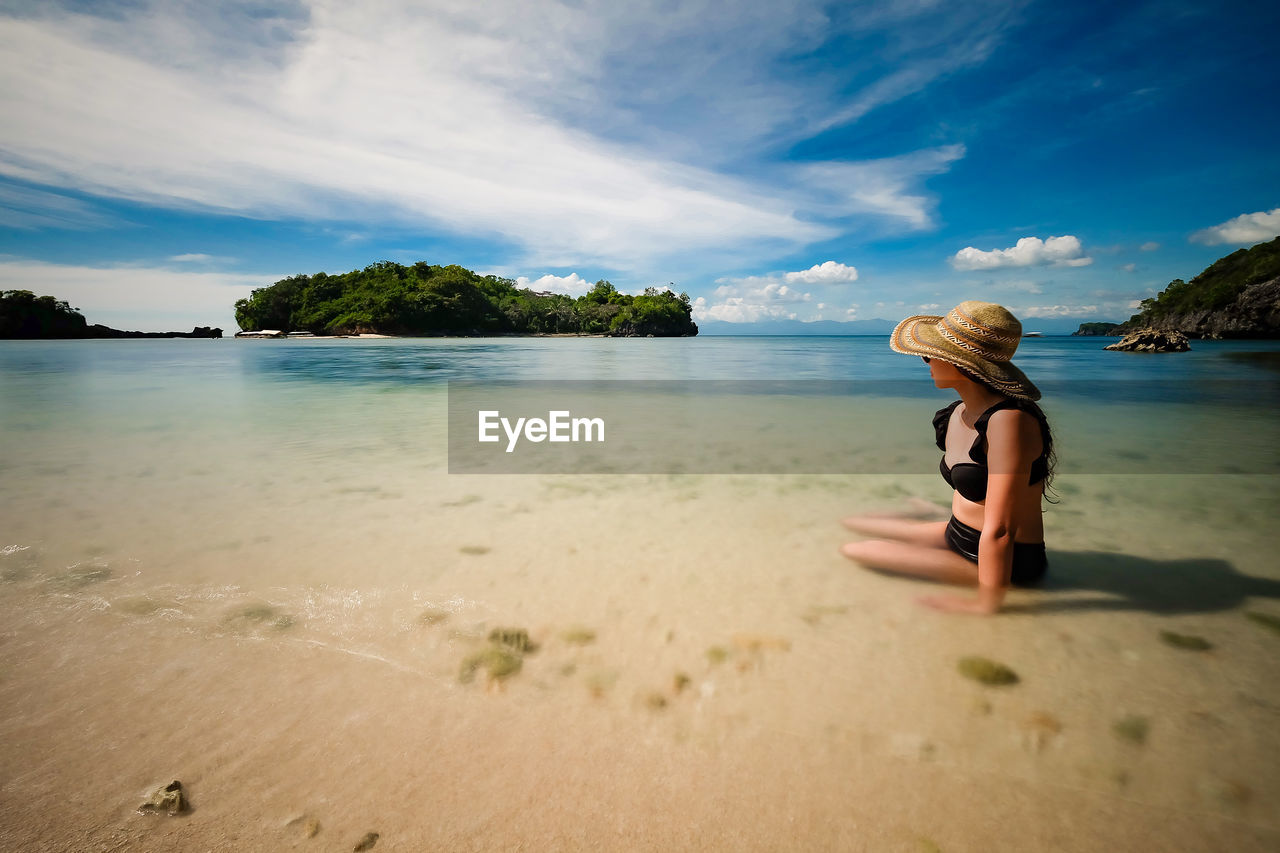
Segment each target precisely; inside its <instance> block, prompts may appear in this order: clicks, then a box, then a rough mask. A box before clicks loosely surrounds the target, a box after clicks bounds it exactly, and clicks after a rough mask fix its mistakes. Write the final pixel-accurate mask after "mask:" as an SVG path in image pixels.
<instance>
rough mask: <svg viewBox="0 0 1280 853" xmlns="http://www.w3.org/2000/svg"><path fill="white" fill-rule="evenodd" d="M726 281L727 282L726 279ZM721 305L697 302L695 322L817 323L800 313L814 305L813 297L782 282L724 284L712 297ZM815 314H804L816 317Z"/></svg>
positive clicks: (754, 280)
mask: <svg viewBox="0 0 1280 853" xmlns="http://www.w3.org/2000/svg"><path fill="white" fill-rule="evenodd" d="M722 281H726V280H725V279H722ZM712 296H713V298H714V299H716V300H717V301H715V302H710V301H708V300H707V299H706V298H705V297H702V296H699V297H698V298H697V299H695V300H694V302H693V317H694V319H695V320H723V321H725V322H728V323H754V322H755V321H757V320H765V319H773V320H776V319H783V320H798V319H813V318H812V317H811V316H805V317H803V318H802V317H801V312H800V311H799V310H798V309H802V308H805V307H806V306H805V303H808V302H812V301H813V295H812V294H810V293H808V292H805V291H800V290H796V289H795V288H793V287H790V286H789V285H786V284H784V283H782V282H781V281H776V280H770V279H767V278H748V279H738V280H734V281H731V282H730V283H726V284H721V285H720V286H719V287H717V288H716V289H715V291H714V292H713V293H712ZM812 313H813V312H812V311H811V310H806V311H804V314H805V315H812Z"/></svg>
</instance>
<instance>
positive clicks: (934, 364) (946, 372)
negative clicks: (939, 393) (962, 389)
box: [928, 358, 969, 388]
mask: <svg viewBox="0 0 1280 853" xmlns="http://www.w3.org/2000/svg"><path fill="white" fill-rule="evenodd" d="M928 364H929V375H930V376H931V377H932V378H933V384H934V385H935V386H936V387H938V388H955V387H957V386H958V385H959V384H960V383H961V382H964V381H967V380H968V378H969V377H967V376H965V375H964V374H963V373H961V372H960V368H958V367H956V366H955V365H954V364H952V363H951V362H949V361H943V360H942V359H940V358H931V359H928Z"/></svg>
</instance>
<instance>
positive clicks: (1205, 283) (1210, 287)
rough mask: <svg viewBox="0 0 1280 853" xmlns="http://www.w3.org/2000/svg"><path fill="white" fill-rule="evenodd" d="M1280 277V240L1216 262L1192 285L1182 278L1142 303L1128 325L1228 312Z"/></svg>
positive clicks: (1238, 252)
mask: <svg viewBox="0 0 1280 853" xmlns="http://www.w3.org/2000/svg"><path fill="white" fill-rule="evenodd" d="M1277 276H1280V237H1277V238H1276V239H1274V240H1271V241H1270V242H1267V243H1259V244H1258V245H1256V246H1254V247H1252V248H1249V249H1240V250H1239V251H1236V252H1232V253H1231V254H1229V255H1227V256H1226V257H1223V258H1219V259H1218V260H1216V261H1214V262H1213V263H1212V264H1210V265H1209V266H1208V267H1206V268H1205V270H1204V272H1202V273H1200V274H1199V275H1198V276H1196V277H1195V278H1193V279H1191V281H1183V280H1182V279H1180V278H1177V279H1174V280H1173V281H1171V282H1169V286H1168V287H1166V288H1165V289H1164V290H1163V291H1161V292H1160V293H1159V294H1157V295H1156V296H1155V297H1154V298H1152V299H1144V300H1142V302H1141V303H1139V307H1140V308H1141V311H1139V312H1138V313H1137V314H1134V315H1133V316H1132V317H1130V318H1129V320H1128V322H1126V323H1125V324H1124V325H1125V326H1126V327H1130V328H1139V327H1141V326H1146V325H1151V324H1152V323H1155V322H1158V321H1160V320H1161V319H1163V318H1166V317H1172V316H1179V315H1188V314H1193V313H1195V312H1199V311H1217V310H1219V309H1221V308H1226V307H1227V306H1229V305H1231V304H1232V303H1233V302H1235V301H1236V298H1237V297H1238V296H1240V294H1241V293H1243V292H1244V290H1245V288H1247V287H1249V285H1251V284H1257V283H1259V282H1263V281H1267V280H1269V279H1273V278H1276V277H1277Z"/></svg>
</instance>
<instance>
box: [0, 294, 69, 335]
mask: <svg viewBox="0 0 1280 853" xmlns="http://www.w3.org/2000/svg"><path fill="white" fill-rule="evenodd" d="M86 328H87V323H86V321H85V319H84V317H83V315H81V314H80V312H79V311H77V310H76V309H74V308H72V307H71V306H70V305H69V304H68V303H67V302H66V301H65V300H61V299H54V298H53V297H52V296H36V295H35V294H34V293H32V292H31V291H29V290H5V291H0V338H83V337H87V335H86V334H85V330H86Z"/></svg>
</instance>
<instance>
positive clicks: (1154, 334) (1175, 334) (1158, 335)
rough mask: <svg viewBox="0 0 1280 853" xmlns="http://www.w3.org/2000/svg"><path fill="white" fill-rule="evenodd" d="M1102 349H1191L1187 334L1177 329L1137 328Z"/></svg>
mask: <svg viewBox="0 0 1280 853" xmlns="http://www.w3.org/2000/svg"><path fill="white" fill-rule="evenodd" d="M1103 349H1111V350H1118V351H1120V352H1186V351H1187V350H1189V349H1191V345H1190V344H1189V343H1187V336H1186V335H1184V334H1182V332H1179V331H1163V330H1161V329H1139V330H1138V331H1136V332H1131V333H1130V334H1127V335H1125V336H1124V338H1123V339H1121V341H1120V343H1118V344H1111V345H1110V346H1106V347H1103Z"/></svg>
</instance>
